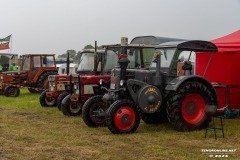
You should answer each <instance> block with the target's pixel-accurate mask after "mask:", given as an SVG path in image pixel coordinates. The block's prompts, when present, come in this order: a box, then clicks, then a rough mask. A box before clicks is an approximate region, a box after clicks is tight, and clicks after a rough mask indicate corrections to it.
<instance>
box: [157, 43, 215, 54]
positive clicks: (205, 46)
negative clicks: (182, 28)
mask: <svg viewBox="0 0 240 160" xmlns="http://www.w3.org/2000/svg"><path fill="white" fill-rule="evenodd" d="M156 48H157V49H159V48H177V49H178V50H186V51H194V52H217V51H218V49H217V46H216V45H215V44H213V43H212V42H209V41H202V40H191V41H172V42H166V43H162V44H160V45H158V46H156Z"/></svg>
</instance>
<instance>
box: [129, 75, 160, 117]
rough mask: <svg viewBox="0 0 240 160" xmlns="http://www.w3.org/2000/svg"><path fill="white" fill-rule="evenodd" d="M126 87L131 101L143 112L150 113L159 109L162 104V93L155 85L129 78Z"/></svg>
mask: <svg viewBox="0 0 240 160" xmlns="http://www.w3.org/2000/svg"><path fill="white" fill-rule="evenodd" d="M127 88H128V91H129V93H130V95H131V97H132V99H133V101H134V102H135V103H136V104H137V105H138V107H139V108H140V109H141V111H142V112H143V113H149V114H150V113H151V114H152V113H155V112H156V111H157V110H159V108H160V106H161V104H162V94H161V92H160V90H159V89H158V88H157V87H155V86H152V85H149V84H147V83H144V82H142V81H138V80H134V79H129V80H128V81H127Z"/></svg>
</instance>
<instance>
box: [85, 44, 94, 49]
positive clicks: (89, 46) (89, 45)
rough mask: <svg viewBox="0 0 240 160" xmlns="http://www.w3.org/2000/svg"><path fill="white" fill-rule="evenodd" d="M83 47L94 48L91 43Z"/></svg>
mask: <svg viewBox="0 0 240 160" xmlns="http://www.w3.org/2000/svg"><path fill="white" fill-rule="evenodd" d="M84 49H94V47H93V46H92V45H91V44H88V45H86V46H85V47H84Z"/></svg>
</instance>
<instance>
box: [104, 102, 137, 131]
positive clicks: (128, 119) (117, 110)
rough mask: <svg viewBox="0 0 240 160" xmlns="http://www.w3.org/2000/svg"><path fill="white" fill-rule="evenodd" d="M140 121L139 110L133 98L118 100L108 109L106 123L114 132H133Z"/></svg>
mask: <svg viewBox="0 0 240 160" xmlns="http://www.w3.org/2000/svg"><path fill="white" fill-rule="evenodd" d="M139 123H140V114H139V110H138V108H137V106H136V105H134V103H133V102H132V101H131V100H128V99H123V100H117V101H115V102H114V103H113V104H112V105H111V106H110V107H109V109H108V110H107V117H106V124H107V127H108V129H109V130H110V131H111V132H112V133H113V134H122V133H133V132H135V131H136V130H137V128H138V126H139Z"/></svg>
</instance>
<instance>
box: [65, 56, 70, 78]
mask: <svg viewBox="0 0 240 160" xmlns="http://www.w3.org/2000/svg"><path fill="white" fill-rule="evenodd" d="M69 70H70V59H69V51H68V52H67V68H66V71H67V75H69Z"/></svg>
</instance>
